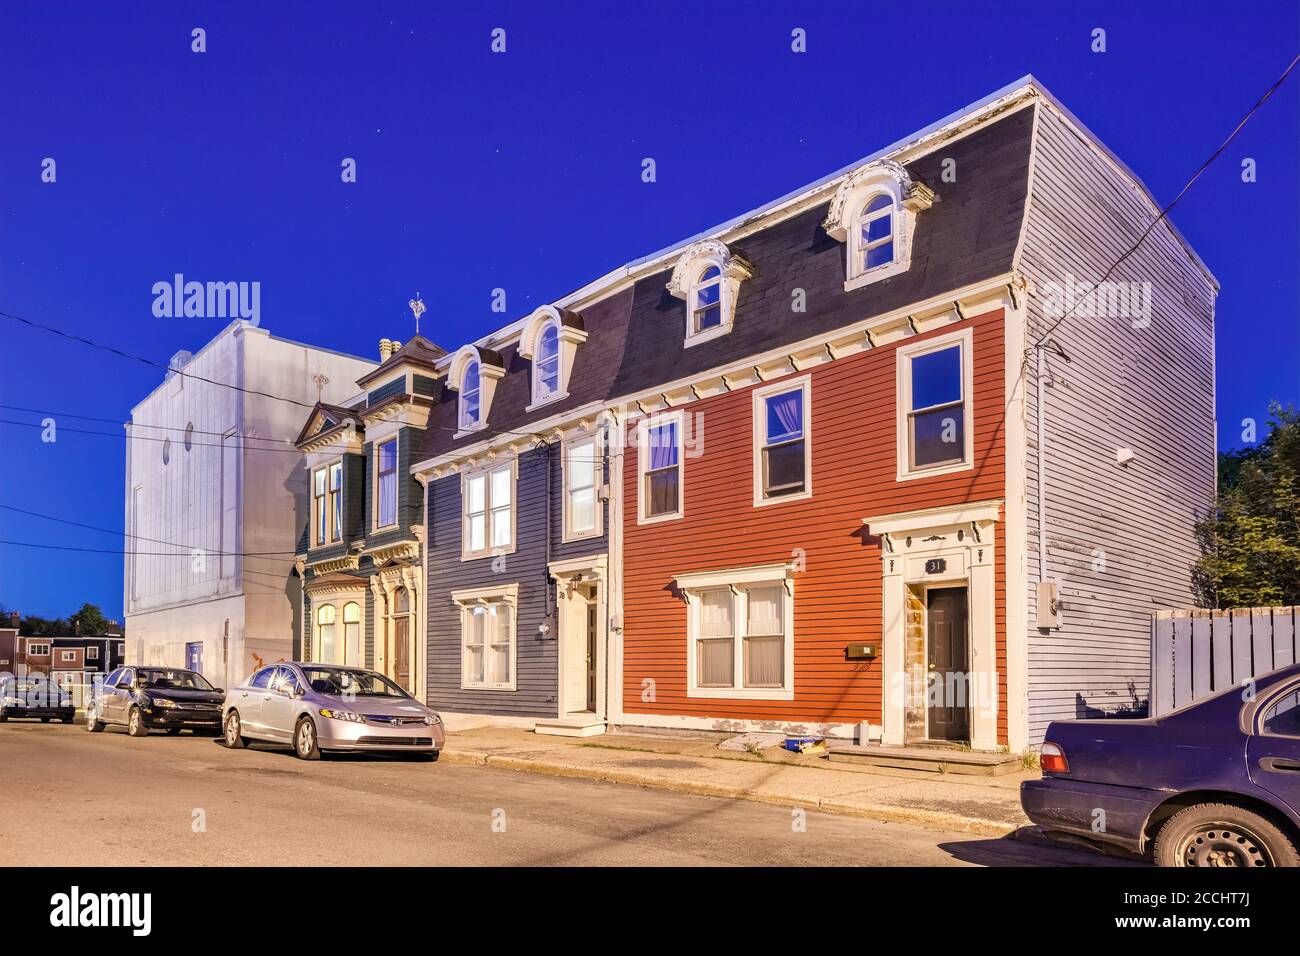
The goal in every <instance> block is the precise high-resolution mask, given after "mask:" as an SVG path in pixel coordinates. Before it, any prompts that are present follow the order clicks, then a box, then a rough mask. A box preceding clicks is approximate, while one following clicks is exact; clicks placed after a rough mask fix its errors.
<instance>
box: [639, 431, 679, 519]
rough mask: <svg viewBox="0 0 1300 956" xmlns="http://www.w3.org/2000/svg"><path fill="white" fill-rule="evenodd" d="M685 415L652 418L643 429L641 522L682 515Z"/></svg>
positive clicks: (641, 441)
mask: <svg viewBox="0 0 1300 956" xmlns="http://www.w3.org/2000/svg"><path fill="white" fill-rule="evenodd" d="M682 450H683V447H682V417H681V415H672V416H666V417H659V418H655V419H651V420H650V421H649V422H647V423H645V424H644V425H643V427H642V428H641V430H640V449H639V454H638V460H639V462H640V470H641V478H640V513H641V522H642V523H644V522H647V521H659V520H663V519H665V518H679V517H681V515H682Z"/></svg>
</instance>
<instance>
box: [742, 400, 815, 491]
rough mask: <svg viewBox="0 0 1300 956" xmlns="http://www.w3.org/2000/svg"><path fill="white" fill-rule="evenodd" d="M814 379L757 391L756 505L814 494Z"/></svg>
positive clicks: (755, 437) (755, 413) (755, 421)
mask: <svg viewBox="0 0 1300 956" xmlns="http://www.w3.org/2000/svg"><path fill="white" fill-rule="evenodd" d="M811 393H812V385H811V380H810V379H809V378H808V377H807V376H805V377H804V378H802V379H799V380H795V381H793V382H782V383H781V384H779V385H773V386H770V387H768V388H763V389H758V390H757V391H755V392H754V504H756V505H761V504H766V503H768V502H771V501H780V500H783V499H784V500H789V499H791V498H803V497H807V496H808V495H810V494H811V493H812V440H811V434H810V433H811V428H810V416H811V408H810V399H811Z"/></svg>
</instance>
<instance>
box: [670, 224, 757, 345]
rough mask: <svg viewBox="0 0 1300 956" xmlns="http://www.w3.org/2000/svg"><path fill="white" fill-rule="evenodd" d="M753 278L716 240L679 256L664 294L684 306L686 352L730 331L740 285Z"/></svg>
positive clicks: (696, 245)
mask: <svg viewBox="0 0 1300 956" xmlns="http://www.w3.org/2000/svg"><path fill="white" fill-rule="evenodd" d="M753 274H754V270H753V267H752V266H750V264H749V263H748V262H746V261H745V260H744V258H742V257H741V256H740V255H737V254H736V253H733V252H732V251H731V250H730V249H729V248H728V247H727V244H726V243H725V242H722V241H721V240H718V239H702V240H700V241H699V242H696V243H693V244H692V245H691V246H690V247H689V248H688V249H687V250H686V251H685V252H683V253H682V255H681V257H680V258H679V259H678V260H677V265H676V266H675V267H674V268H673V275H672V279H671V280H670V281H669V283H668V292H669V294H671V295H673V296H675V297H676V298H679V299H682V300H683V301H684V302H685V303H686V347H687V348H689V347H690V346H692V345H697V344H698V343H700V342H707V341H709V340H710V339H715V338H718V337H719V336H723V335H726V334H727V333H728V332H730V331H731V326H732V324H733V323H734V322H735V319H736V299H737V296H738V295H739V293H740V283H741V282H743V281H744V280H746V279H748V278H749V277H750V276H752V275H753Z"/></svg>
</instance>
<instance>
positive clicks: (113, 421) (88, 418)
mask: <svg viewBox="0 0 1300 956" xmlns="http://www.w3.org/2000/svg"><path fill="white" fill-rule="evenodd" d="M0 408H5V409H8V410H9V411H11V412H30V413H31V414H33V415H46V416H49V417H51V418H76V419H79V420H81V421H85V422H102V423H103V424H106V425H121V426H123V427H130V428H152V429H154V430H155V431H168V432H189V433H191V434H194V435H215V436H218V437H220V438H229V437H231V434H230V432H213V431H204V430H203V429H201V428H194V427H193V426H192V425H187V426H185V427H184V428H182V427H180V426H179V425H149V424H147V423H145V422H126V421H122V420H121V419H120V418H102V417H98V416H95V415H78V414H77V413H76V412H55V411H50V410H48V409H43V408H28V407H26V406H23V405H5V404H0ZM234 437H237V438H240V439H243V440H244V441H274V442H284V443H286V444H289V445H292V444H293V439H292V438H261V437H259V436H257V435H236V436H234Z"/></svg>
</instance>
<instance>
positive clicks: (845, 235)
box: [822, 159, 935, 291]
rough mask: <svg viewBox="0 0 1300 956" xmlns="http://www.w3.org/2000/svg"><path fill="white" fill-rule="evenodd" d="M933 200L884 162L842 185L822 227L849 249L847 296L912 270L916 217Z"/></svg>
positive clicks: (922, 186)
mask: <svg viewBox="0 0 1300 956" xmlns="http://www.w3.org/2000/svg"><path fill="white" fill-rule="evenodd" d="M934 200H935V195H934V193H933V192H932V191H931V190H930V189H929V187H927V186H926V185H925V184H924V183H922V182H920V181H919V180H914V179H912V176H911V174H910V173H909V172H908V171H907V169H906V168H905V167H903V166H900V165H899V164H898V163H895V162H892V161H890V160H887V159H884V160H880V161H878V162H875V163H872V164H870V165H868V166H863V167H862V168H861V169H858V170H856V171H855V172H853V173H851V174H849V175H848V176H846V177H845V178H844V179H843V181H841V183H840V185H839V188H837V189H836V190H835V195H834V196H833V197H832V199H831V204H830V208H829V210H828V211H827V214H826V221H825V222H823V223H822V227H823V228H824V229H825V230H826V233H827V235H829V236H831V238H833V239H838V240H839V241H840V242H843V243H846V244H847V246H848V249H847V255H846V259H847V268H846V269H845V278H844V289H845V291H849V290H852V289H857V288H860V287H861V286H864V285H868V284H870V283H872V282H877V281H879V280H880V279H886V278H888V277H889V276H892V275H896V274H898V273H900V272H905V271H906V270H907V269H908V268H909V267H910V266H911V264H912V234H913V232H914V231H915V227H916V217H917V214H918V213H921V212H923V211H925V210H926V209H929V208H930V206H931V204H932V203H933V202H934Z"/></svg>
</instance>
